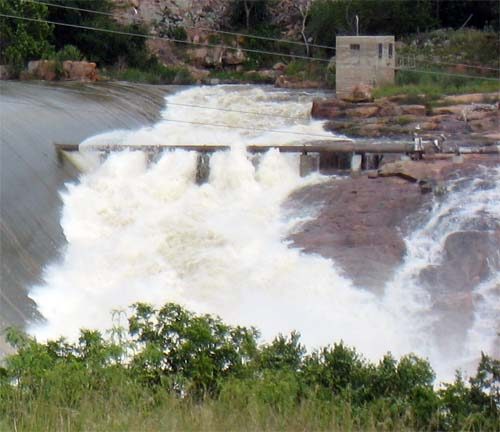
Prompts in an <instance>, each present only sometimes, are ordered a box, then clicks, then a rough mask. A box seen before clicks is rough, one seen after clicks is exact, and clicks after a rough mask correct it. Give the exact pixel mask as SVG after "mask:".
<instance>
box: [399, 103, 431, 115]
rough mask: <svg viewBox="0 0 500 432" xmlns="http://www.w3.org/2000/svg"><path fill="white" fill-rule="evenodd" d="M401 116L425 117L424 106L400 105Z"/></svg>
mask: <svg viewBox="0 0 500 432" xmlns="http://www.w3.org/2000/svg"><path fill="white" fill-rule="evenodd" d="M400 108H401V112H402V114H406V115H414V116H425V115H426V111H427V109H426V108H425V105H401V107H400Z"/></svg>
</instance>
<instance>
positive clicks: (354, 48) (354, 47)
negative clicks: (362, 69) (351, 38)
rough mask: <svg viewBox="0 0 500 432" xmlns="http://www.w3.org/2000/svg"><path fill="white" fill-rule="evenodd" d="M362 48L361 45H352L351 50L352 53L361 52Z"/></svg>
mask: <svg viewBox="0 0 500 432" xmlns="http://www.w3.org/2000/svg"><path fill="white" fill-rule="evenodd" d="M359 49H360V46H359V44H351V50H352V51H359Z"/></svg>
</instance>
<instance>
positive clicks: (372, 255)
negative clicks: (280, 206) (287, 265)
mask: <svg viewBox="0 0 500 432" xmlns="http://www.w3.org/2000/svg"><path fill="white" fill-rule="evenodd" d="M430 202H431V199H430V198H429V196H427V195H422V194H421V193H420V192H419V190H418V188H417V187H416V186H415V185H413V184H410V183H408V182H406V181H404V180H401V179H399V178H394V177H393V178H375V179H369V178H367V177H365V176H360V177H356V178H349V179H345V180H343V181H338V180H334V181H330V182H325V183H322V184H320V185H314V186H309V187H306V188H303V189H300V190H298V191H296V192H295V193H294V194H292V196H291V197H290V199H289V201H288V203H287V204H286V207H288V208H289V210H290V211H293V210H294V209H297V211H298V212H303V211H304V208H314V209H318V208H319V210H318V212H317V215H316V217H315V219H314V220H311V221H309V222H307V223H305V224H304V225H303V226H302V227H301V229H300V230H299V231H297V232H295V233H294V234H292V235H291V237H290V239H291V240H292V242H293V244H294V245H295V246H296V247H300V248H301V249H303V250H304V252H307V253H317V254H320V255H322V256H324V257H326V258H332V259H333V260H334V261H335V264H336V265H338V266H339V267H340V268H341V270H342V271H343V272H345V274H346V275H347V276H348V277H349V278H351V279H352V280H353V282H354V283H355V284H356V285H357V286H362V287H366V288H368V289H371V290H373V291H376V292H380V291H381V290H382V289H383V287H384V284H385V283H386V282H387V281H388V280H389V279H390V278H391V277H392V276H393V274H394V270H395V269H396V268H397V267H398V266H399V265H400V264H401V262H402V259H403V257H404V255H405V253H406V247H405V243H404V241H403V238H404V235H405V233H406V232H407V230H408V229H409V228H411V227H412V224H413V223H412V222H411V220H410V219H411V218H412V217H416V216H417V210H418V209H420V208H422V206H423V205H426V204H427V203H430Z"/></svg>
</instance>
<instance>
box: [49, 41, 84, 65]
mask: <svg viewBox="0 0 500 432" xmlns="http://www.w3.org/2000/svg"><path fill="white" fill-rule="evenodd" d="M54 59H55V60H58V61H61V62H63V61H65V60H76V61H79V60H83V54H82V53H81V52H80V50H79V49H78V48H77V47H76V46H74V45H65V46H64V48H63V49H61V50H59V51H57V52H56V53H55V55H54Z"/></svg>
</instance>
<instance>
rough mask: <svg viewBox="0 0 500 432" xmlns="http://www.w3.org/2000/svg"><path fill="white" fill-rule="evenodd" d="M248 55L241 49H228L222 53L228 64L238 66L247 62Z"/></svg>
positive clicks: (224, 60) (225, 62) (223, 60)
mask: <svg viewBox="0 0 500 432" xmlns="http://www.w3.org/2000/svg"><path fill="white" fill-rule="evenodd" d="M246 59H247V56H246V54H245V52H244V51H242V50H241V49H234V50H226V51H225V52H224V54H223V55H222V62H223V63H224V64H225V65H228V66H236V65H240V64H243V63H245V61H246Z"/></svg>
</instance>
